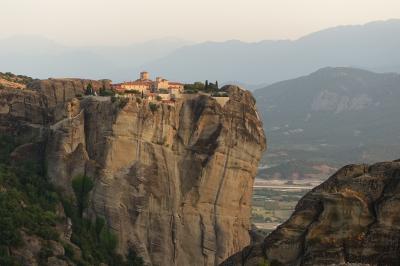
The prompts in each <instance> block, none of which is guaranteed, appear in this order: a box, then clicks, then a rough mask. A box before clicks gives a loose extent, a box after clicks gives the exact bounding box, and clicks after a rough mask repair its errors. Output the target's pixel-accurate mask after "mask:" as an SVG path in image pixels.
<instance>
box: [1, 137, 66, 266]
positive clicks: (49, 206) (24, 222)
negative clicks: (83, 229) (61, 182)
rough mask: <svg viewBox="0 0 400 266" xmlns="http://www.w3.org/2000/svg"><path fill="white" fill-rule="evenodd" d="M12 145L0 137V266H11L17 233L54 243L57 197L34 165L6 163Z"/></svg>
mask: <svg viewBox="0 0 400 266" xmlns="http://www.w3.org/2000/svg"><path fill="white" fill-rule="evenodd" d="M15 146H16V143H15V142H14V141H13V139H12V138H10V137H5V136H1V137H0V265H14V264H15V260H14V258H12V257H11V256H10V248H11V247H20V246H22V245H23V241H22V235H21V231H24V232H25V233H27V234H29V235H36V236H38V237H40V238H42V239H45V240H58V237H59V236H58V233H57V231H56V229H55V225H56V223H57V222H58V218H57V215H56V207H57V204H58V203H59V197H58V195H57V193H55V192H54V189H53V187H52V186H51V185H50V184H49V183H48V182H47V180H46V178H45V177H44V174H43V172H42V169H41V167H40V166H39V165H37V164H35V163H34V162H30V161H26V162H19V164H18V167H14V166H13V165H12V164H11V163H10V158H9V155H10V153H11V151H12V150H13V149H14V148H15Z"/></svg>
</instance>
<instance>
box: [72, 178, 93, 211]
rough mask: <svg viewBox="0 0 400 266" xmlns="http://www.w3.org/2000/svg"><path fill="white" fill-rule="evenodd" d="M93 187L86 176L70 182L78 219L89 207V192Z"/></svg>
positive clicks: (90, 180)
mask: <svg viewBox="0 0 400 266" xmlns="http://www.w3.org/2000/svg"><path fill="white" fill-rule="evenodd" d="M93 186H94V183H93V181H92V179H90V178H89V177H87V176H78V177H76V178H74V179H73V180H72V188H73V190H74V193H75V197H76V201H77V204H78V211H79V216H80V217H82V214H83V211H84V210H85V209H86V208H87V207H88V205H89V192H90V191H91V190H92V188H93Z"/></svg>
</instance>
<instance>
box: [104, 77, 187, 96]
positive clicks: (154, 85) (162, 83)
mask: <svg viewBox="0 0 400 266" xmlns="http://www.w3.org/2000/svg"><path fill="white" fill-rule="evenodd" d="M112 86H113V89H114V90H115V91H117V92H120V93H125V92H129V91H136V92H139V93H141V94H144V95H148V96H150V95H153V94H157V95H158V96H161V97H162V95H165V94H168V95H170V96H171V98H172V97H173V98H180V95H181V93H182V92H183V90H184V84H182V83H179V82H172V81H169V80H166V79H164V78H162V77H157V78H156V80H155V81H154V80H151V79H150V75H149V73H148V72H146V71H143V72H141V73H140V78H139V79H137V80H135V81H129V82H123V83H118V84H113V85H112Z"/></svg>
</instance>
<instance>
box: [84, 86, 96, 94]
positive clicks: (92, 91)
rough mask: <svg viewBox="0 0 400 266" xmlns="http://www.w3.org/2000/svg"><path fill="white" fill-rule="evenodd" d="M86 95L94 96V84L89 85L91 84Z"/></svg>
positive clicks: (87, 87)
mask: <svg viewBox="0 0 400 266" xmlns="http://www.w3.org/2000/svg"><path fill="white" fill-rule="evenodd" d="M85 95H94V90H93V85H92V83H89V84H88V85H87V86H86V91H85Z"/></svg>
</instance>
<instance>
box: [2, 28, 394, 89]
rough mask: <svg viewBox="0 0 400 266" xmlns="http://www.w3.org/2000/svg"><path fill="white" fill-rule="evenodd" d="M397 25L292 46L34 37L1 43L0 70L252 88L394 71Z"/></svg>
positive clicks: (335, 31) (340, 31)
mask: <svg viewBox="0 0 400 266" xmlns="http://www.w3.org/2000/svg"><path fill="white" fill-rule="evenodd" d="M399 36H400V20H388V21H378V22H371V23H368V24H365V25H358V26H339V27H335V28H329V29H326V30H322V31H319V32H316V33H312V34H310V35H307V36H304V37H302V38H300V39H298V40H293V41H291V40H278V41H272V40H264V41H260V42H255V43H246V42H242V41H238V40H230V41H225V42H204V43H197V44H193V43H191V42H188V41H184V40H180V39H176V38H166V39H158V40H153V41H149V42H144V43H139V44H133V45H127V46H120V47H106V46H101V45H99V46H92V47H68V46H64V45H60V44H58V43H56V42H53V41H51V40H48V39H46V38H43V37H40V36H17V37H13V38H8V39H5V40H1V41H0V71H2V72H5V71H11V72H14V73H23V74H26V75H29V76H34V77H38V78H47V77H50V76H51V77H59V76H63V77H65V76H74V77H91V78H97V79H99V78H105V77H107V78H111V79H112V80H114V81H122V80H130V79H134V78H136V74H135V73H137V72H138V71H140V70H147V71H150V72H151V73H153V74H154V75H162V76H165V77H167V78H169V79H174V80H182V81H185V82H192V81H198V80H200V81H203V80H206V79H208V80H219V81H220V83H221V84H222V83H226V82H227V81H235V82H237V83H243V84H247V85H248V86H249V87H251V88H253V87H255V86H254V85H256V84H272V83H274V82H278V81H281V80H286V79H290V78H294V77H298V76H301V75H306V74H308V73H310V72H312V71H315V70H316V69H319V68H322V67H326V66H349V67H358V68H364V69H368V70H373V71H377V72H387V71H399V70H400V54H399V53H398V47H399V45H400V37H399Z"/></svg>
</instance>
